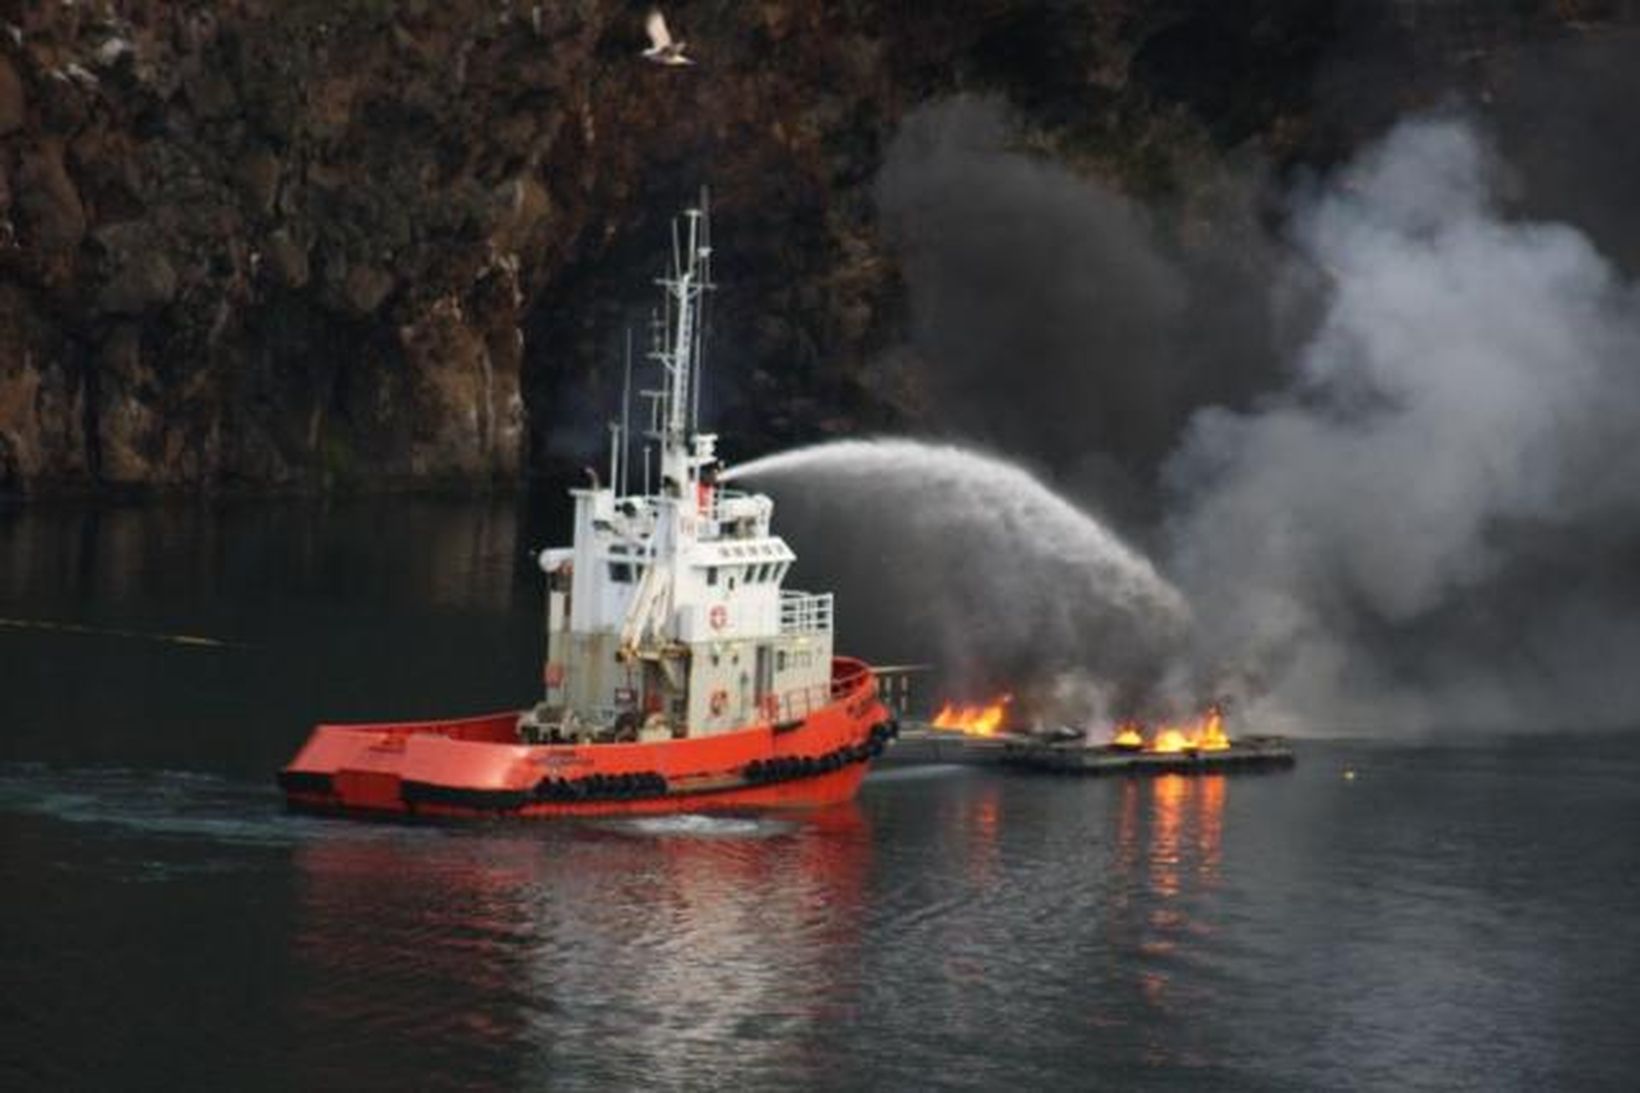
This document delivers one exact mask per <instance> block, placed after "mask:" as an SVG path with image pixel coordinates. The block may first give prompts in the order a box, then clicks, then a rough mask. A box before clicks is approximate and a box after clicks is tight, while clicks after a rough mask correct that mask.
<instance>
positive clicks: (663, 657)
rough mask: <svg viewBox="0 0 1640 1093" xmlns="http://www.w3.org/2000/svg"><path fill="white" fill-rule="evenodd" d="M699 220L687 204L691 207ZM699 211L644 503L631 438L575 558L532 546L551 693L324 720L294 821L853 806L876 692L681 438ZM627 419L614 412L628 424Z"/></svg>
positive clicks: (588, 517) (696, 298)
mask: <svg viewBox="0 0 1640 1093" xmlns="http://www.w3.org/2000/svg"><path fill="white" fill-rule="evenodd" d="M702 204H703V205H704V202H703V203H702ZM711 253H712V251H711V246H710V243H709V229H708V222H707V219H706V215H705V212H704V209H691V210H688V211H686V212H685V213H684V214H683V215H682V217H680V218H679V221H678V222H677V224H676V225H675V226H674V232H673V259H672V266H671V269H670V270H669V271H668V275H667V276H666V277H664V278H662V279H660V281H659V283H660V285H661V286H662V287H663V289H664V292H665V298H666V310H665V313H664V321H663V322H662V323H661V324H659V325H658V327H657V330H658V331H659V333H658V337H657V344H656V345H655V347H654V348H653V349H652V350H651V352H650V354H649V355H650V357H651V359H653V360H654V361H656V362H657V363H658V365H659V366H660V369H659V370H660V377H661V380H662V383H661V386H660V389H659V390H656V391H650V392H644V394H645V395H646V396H647V397H648V398H649V399H650V407H649V408H650V427H649V429H648V431H647V433H646V435H647V437H648V438H649V439H650V440H651V441H652V442H653V443H654V444H655V446H656V448H657V449H658V453H659V460H658V467H657V468H656V469H657V471H658V477H659V490H658V491H657V492H654V493H651V492H649V489H648V484H649V477H650V460H649V458H648V456H647V455H646V456H645V459H644V467H643V477H644V480H645V482H644V492H642V493H636V494H628V493H627V492H626V490H625V489H624V485H625V482H626V480H627V478H628V477H629V468H628V467H627V466H626V465H625V464H626V462H627V461H626V458H625V455H624V453H625V449H626V448H627V447H628V445H627V443H626V439H627V438H626V426H625V424H624V423H623V424H622V425H621V426H619V427H616V429H615V430H614V443H613V444H612V449H613V450H612V452H611V456H610V472H611V473H610V482H609V483H608V484H607V485H600V484H599V483H597V482H596V481H594V482H593V484H592V485H591V487H589V488H586V489H577V490H572V491H571V496H572V497H573V498H574V500H575V529H574V543H573V545H572V546H569V547H565V548H555V549H549V550H545V551H543V552H542V553H541V556H540V564H541V568H542V570H543V571H544V572H545V573H546V575H547V657H546V668H545V673H544V676H545V682H546V695H545V698H544V700H543V701H542V702H540V703H539V704H537V705H536V706H535V707H534V708H532V709H529V710H525V711H516V710H512V711H507V712H503V713H496V714H489V715H485V716H480V717H470V718H462V719H457V720H448V721H417V722H408V723H392V722H388V723H380V724H348V725H319V726H318V727H316V728H315V729H314V730H313V734H312V735H311V736H310V737H309V738H308V741H307V743H306V744H305V745H303V747H302V749H301V751H299V752H298V753H297V755H296V758H294V759H293V760H291V762H290V765H289V766H287V767H286V768H285V769H284V770H282V771H280V773H279V784H280V786H281V787H282V788H283V789H284V791H285V796H286V800H287V801H288V802H289V804H290V805H291V806H293V807H297V808H303V809H312V810H318V811H325V812H338V813H358V814H375V815H383V814H386V815H405V816H428V817H477V816H486V817H487V816H496V815H510V816H523V817H549V816H565V815H570V816H576V815H605V814H611V813H640V814H641V813H649V814H654V813H667V812H693V811H700V810H707V809H760V808H780V807H793V806H797V807H807V806H818V805H826V804H832V803H835V802H838V801H844V800H847V799H848V798H850V797H852V796H853V795H854V792H855V790H856V789H857V788H858V787H859V784H860V780H861V778H863V777H864V776H865V772H866V767H867V765H868V764H869V762H870V761H871V759H872V758H873V757H874V756H876V755H878V754H879V753H880V752H881V751H882V749H883V747H884V746H885V744H886V743H887V740H888V739H889V737H891V736H892V735H893V734H894V732H895V730H896V725H895V724H894V722H893V720H892V719H891V717H890V714H889V711H888V709H887V707H886V706H885V705H884V704H883V702H882V701H881V700H880V698H879V696H878V688H877V678H876V676H875V674H874V673H873V672H872V670H871V668H870V667H868V666H867V665H866V664H865V663H863V662H862V661H859V660H853V659H850V658H847V657H839V656H833V655H832V622H833V601H832V596H831V594H830V593H821V594H814V593H807V592H794V591H789V590H787V589H785V588H783V587H782V581H783V580H784V578H785V576H786V571H787V570H788V569H789V568H790V567H791V564H792V561H793V560H794V559H795V557H796V555H794V554H793V553H792V550H791V548H790V547H788V546H787V545H786V543H785V541H784V540H782V539H781V538H780V537H779V536H777V535H774V534H772V532H771V530H770V520H771V517H772V515H773V511H774V503H773V502H772V501H771V500H770V499H769V498H768V497H766V496H763V495H760V494H745V493H739V492H734V491H730V490H727V489H722V488H719V487H718V486H717V485H716V483H715V468H716V466H717V460H716V456H715V454H714V451H715V447H716V442H717V438H716V437H715V436H713V435H711V434H702V433H698V432H696V431H695V429H694V427H693V422H694V420H695V417H696V414H697V410H698V408H697V405H696V403H697V400H698V391H699V388H698V386H697V384H696V382H695V380H696V363H697V362H696V356H697V354H698V353H699V350H700V346H701V337H700V334H701V302H702V298H703V294H704V293H705V292H706V291H707V290H709V289H710V288H711V287H712V286H711V277H710V262H711ZM624 416H625V409H624V408H623V417H624Z"/></svg>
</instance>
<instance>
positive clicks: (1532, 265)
mask: <svg viewBox="0 0 1640 1093" xmlns="http://www.w3.org/2000/svg"><path fill="white" fill-rule="evenodd" d="M1016 143H1017V142H1016V141H1015V140H1014V138H1013V137H1012V135H1011V133H1010V130H1009V127H1008V125H1007V122H1006V117H1005V115H1004V114H1003V113H1002V111H1001V110H1000V108H999V107H997V106H996V104H994V103H987V102H975V101H973V100H966V99H964V100H957V101H955V102H952V103H947V104H943V105H940V106H936V107H933V108H930V109H927V110H925V111H923V112H922V113H921V114H919V115H917V116H915V117H913V118H912V119H911V120H910V121H909V122H908V123H907V126H906V128H905V130H904V131H903V132H902V134H901V136H900V138H899V139H898V140H896V142H895V143H894V145H893V146H892V147H891V149H890V153H889V157H888V162H887V164H886V166H885V168H884V172H883V175H882V178H881V179H880V182H879V199H880V205H881V209H882V214H883V218H884V222H885V225H886V227H887V230H888V233H889V236H890V238H891V239H892V240H893V241H895V243H896V244H897V246H898V247H899V249H900V252H901V257H902V261H903V265H904V268H905V271H906V277H907V282H908V285H909V288H910V301H911V308H912V324H911V330H910V343H911V346H910V347H911V349H912V351H913V352H914V353H915V354H916V355H917V356H918V357H920V358H921V359H922V360H923V361H924V362H925V367H926V368H927V369H928V370H929V372H930V373H931V383H932V386H933V394H934V396H935V399H936V407H937V409H938V411H939V412H940V413H941V414H942V415H947V416H948V417H949V418H950V419H951V420H952V421H953V422H955V428H954V429H953V431H954V432H958V433H960V434H963V435H967V436H971V437H975V438H978V439H980V440H982V441H983V442H985V443H987V444H988V445H990V446H994V447H997V448H1000V449H1002V450H1003V451H1007V452H1016V453H1019V454H1021V455H1024V456H1026V457H1028V458H1031V459H1032V460H1034V461H1037V462H1039V463H1040V464H1042V465H1045V466H1047V467H1049V468H1051V469H1052V470H1053V471H1054V472H1055V473H1056V474H1057V475H1058V476H1059V481H1060V483H1061V484H1062V485H1064V486H1066V487H1067V488H1069V489H1070V490H1071V491H1072V492H1073V493H1074V494H1075V496H1076V499H1077V500H1078V501H1080V502H1081V503H1084V504H1086V505H1087V506H1088V507H1090V508H1092V509H1095V510H1098V511H1107V512H1108V511H1111V510H1112V509H1115V510H1117V511H1124V512H1127V513H1129V514H1130V515H1131V514H1132V513H1141V514H1146V513H1148V514H1151V515H1152V517H1153V520H1152V522H1151V523H1150V525H1149V526H1148V527H1140V528H1138V529H1137V530H1138V538H1139V539H1140V540H1141V541H1149V542H1152V543H1154V544H1156V547H1157V556H1158V558H1159V559H1161V565H1160V568H1161V569H1162V570H1163V572H1164V573H1165V574H1166V575H1167V576H1168V577H1170V578H1171V579H1172V580H1173V581H1174V582H1175V583H1176V584H1177V585H1178V586H1179V587H1180V588H1181V589H1182V590H1183V592H1184V593H1185V595H1186V597H1187V599H1188V601H1189V603H1190V607H1191V611H1192V614H1193V616H1194V632H1193V636H1192V642H1191V646H1192V648H1191V652H1190V653H1189V654H1187V655H1184V656H1181V657H1179V658H1178V659H1177V660H1176V661H1175V662H1174V663H1173V664H1172V665H1171V669H1170V671H1171V680H1172V686H1171V688H1170V691H1171V696H1172V697H1173V698H1175V699H1181V700H1184V701H1192V700H1196V699H1199V698H1202V697H1205V696H1207V695H1219V694H1229V695H1231V696H1232V697H1235V698H1238V699H1240V700H1241V703H1242V708H1243V713H1242V717H1243V719H1244V723H1256V724H1259V725H1264V726H1275V725H1281V726H1283V727H1286V728H1288V729H1292V730H1295V731H1308V732H1325V731H1333V730H1341V731H1370V732H1381V731H1397V730H1403V729H1412V728H1419V727H1462V726H1475V727H1486V728H1497V727H1538V728H1553V727H1559V726H1566V725H1590V724H1616V723H1633V722H1634V721H1635V720H1637V719H1640V673H1635V672H1634V671H1633V670H1632V664H1633V663H1634V661H1635V658H1636V656H1637V655H1640V582H1637V581H1636V580H1635V574H1636V572H1637V571H1636V566H1635V562H1636V561H1637V560H1640V489H1637V488H1636V487H1635V486H1634V485H1633V483H1634V482H1635V481H1636V480H1637V479H1636V471H1637V470H1640V467H1637V466H1636V463H1637V461H1640V456H1637V454H1636V450H1635V444H1634V438H1635V437H1636V436H1640V301H1637V299H1636V289H1635V287H1634V286H1633V285H1632V284H1630V283H1629V282H1628V281H1627V280H1626V279H1625V277H1624V275H1623V274H1621V273H1620V272H1618V271H1617V270H1616V269H1615V268H1614V267H1613V265H1612V264H1611V263H1610V262H1609V261H1608V260H1607V259H1606V258H1605V257H1604V256H1603V255H1602V253H1601V251H1600V249H1599V248H1598V247H1597V245H1596V243H1595V242H1594V241H1592V240H1591V239H1590V238H1589V237H1587V236H1585V235H1584V234H1582V233H1580V232H1579V231H1578V230H1576V229H1574V228H1572V227H1569V226H1567V225H1564V224H1558V223H1553V222H1546V221H1542V220H1532V219H1527V218H1524V217H1523V216H1521V215H1520V214H1519V213H1518V211H1512V210H1511V209H1510V208H1509V207H1507V206H1506V205H1505V204H1504V201H1503V197H1502V195H1503V194H1504V192H1505V190H1506V189H1507V187H1506V185H1505V183H1506V182H1508V181H1509V180H1511V179H1514V178H1516V176H1515V175H1513V174H1512V173H1511V171H1510V169H1509V167H1508V165H1507V164H1506V163H1504V162H1503V161H1502V160H1501V158H1500V157H1499V156H1498V154H1497V153H1496V152H1495V151H1494V149H1493V147H1492V145H1491V143H1490V141H1489V139H1488V137H1487V136H1486V135H1485V133H1484V130H1483V128H1482V127H1481V126H1480V125H1479V124H1478V123H1476V122H1475V121H1474V120H1472V119H1469V118H1466V117H1464V116H1461V115H1458V114H1442V115H1438V116H1427V117H1422V118H1417V119H1413V120H1408V121H1404V122H1402V123H1400V124H1399V125H1397V126H1396V127H1394V128H1393V130H1392V131H1390V132H1389V134H1388V135H1387V136H1386V137H1385V138H1383V139H1382V140H1380V141H1379V142H1378V143H1377V144H1376V145H1374V146H1373V147H1371V148H1369V149H1367V150H1366V151H1365V152H1363V153H1362V154H1360V155H1359V156H1358V157H1357V158H1356V159H1355V160H1354V161H1353V162H1351V163H1349V164H1348V165H1346V166H1345V167H1343V168H1341V169H1339V170H1338V171H1336V172H1335V173H1334V174H1332V175H1331V176H1330V177H1328V178H1326V179H1324V180H1322V181H1320V182H1312V183H1311V184H1310V185H1308V186H1306V187H1304V188H1302V189H1295V191H1294V192H1293V193H1291V194H1288V195H1287V196H1286V197H1285V198H1283V199H1282V201H1283V206H1284V209H1285V214H1284V216H1283V218H1282V227H1281V228H1280V229H1278V230H1274V231H1269V232H1264V231H1261V230H1260V229H1259V228H1258V218H1257V217H1255V216H1253V215H1252V211H1251V210H1252V208H1253V205H1254V199H1255V198H1256V197H1257V192H1256V186H1252V187H1249V188H1248V189H1246V190H1244V191H1243V192H1241V193H1240V195H1239V196H1236V197H1233V198H1232V199H1231V200H1229V201H1228V202H1227V204H1226V205H1225V206H1224V209H1223V210H1221V211H1222V213H1223V215H1221V216H1220V217H1219V218H1218V219H1217V220H1216V221H1214V222H1213V223H1211V224H1210V225H1209V226H1208V229H1207V230H1205V231H1196V232H1195V233H1194V234H1191V233H1181V232H1180V231H1178V230H1174V228H1170V227H1168V225H1169V224H1170V223H1172V218H1173V217H1174V213H1173V212H1171V211H1169V210H1165V209H1161V210H1158V209H1146V208H1143V207H1141V206H1139V205H1137V204H1135V203H1133V202H1131V201H1128V200H1126V199H1124V198H1121V197H1119V196H1117V195H1115V194H1114V193H1113V192H1111V191H1110V190H1109V189H1108V188H1107V187H1104V186H1101V185H1099V184H1097V183H1094V182H1090V181H1088V180H1086V179H1083V178H1081V177H1080V176H1078V175H1077V174H1076V173H1075V172H1073V171H1071V170H1070V169H1069V168H1068V167H1065V166H1061V165H1058V164H1055V163H1053V162H1052V161H1050V160H1047V159H1044V158H1042V157H1040V156H1034V155H1030V154H1027V153H1025V152H1023V151H1021V150H1019V149H1018V148H1017V147H1015V144H1016ZM1537 207H1540V208H1541V207H1542V203H1541V202H1539V203H1538V206H1537ZM1238 210H1239V211H1238ZM1174 227H1175V228H1176V224H1175V225H1174ZM1100 468H1105V469H1106V470H1108V473H1103V472H1101V470H1100ZM1135 495H1137V496H1138V497H1139V498H1140V502H1139V503H1138V504H1135V503H1134V502H1133V497H1134V496H1135ZM1130 530H1133V527H1132V525H1130ZM1021 534H1022V535H1027V536H1028V535H1029V531H1028V529H1027V530H1024V531H1022V532H1021ZM1147 536H1148V539H1147ZM1065 628H1066V629H1067V632H1096V631H1088V630H1085V629H1082V630H1079V628H1078V626H1077V624H1076V622H1075V620H1068V621H1067V623H1066V627H1065ZM1065 668H1066V666H1065V665H1064V664H1063V663H1057V664H1054V665H1052V666H1051V667H1045V669H1044V678H1045V679H1047V678H1049V677H1051V679H1052V680H1053V681H1055V682H1054V683H1053V684H1052V686H1059V687H1062V686H1063V681H1064V680H1065V679H1066V678H1073V679H1074V673H1073V675H1072V677H1066V676H1065V674H1064V673H1065ZM1127 682H1128V681H1124V680H1120V679H1113V678H1111V677H1110V676H1109V674H1108V672H1106V671H1104V669H1103V668H1101V669H1100V670H1097V671H1092V672H1090V673H1089V678H1088V683H1089V685H1090V686H1092V687H1093V688H1094V689H1095V690H1098V691H1100V692H1101V693H1109V692H1110V685H1112V684H1125V683H1127ZM1072 689H1073V690H1074V688H1072ZM1129 689H1130V690H1131V688H1129ZM1155 697H1156V698H1157V699H1158V700H1165V699H1166V698H1167V697H1168V696H1167V695H1166V694H1162V693H1158V694H1157V695H1156V696H1155Z"/></svg>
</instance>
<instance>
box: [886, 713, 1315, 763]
mask: <svg viewBox="0 0 1640 1093" xmlns="http://www.w3.org/2000/svg"><path fill="white" fill-rule="evenodd" d="M1010 701H1011V699H1009V698H1008V697H1007V696H1004V697H1003V698H1001V699H999V700H997V701H995V702H992V703H990V704H987V705H984V706H970V707H961V706H953V705H950V704H947V705H946V706H944V707H942V708H941V710H940V711H939V713H937V714H936V715H935V716H934V718H933V719H932V720H931V721H928V722H923V723H918V722H904V723H902V725H903V727H902V730H901V732H900V737H899V739H898V740H897V741H896V742H895V744H894V746H893V747H892V748H891V749H890V750H889V752H888V754H887V755H886V756H884V758H883V760H882V762H883V763H885V764H887V765H901V766H907V765H914V764H915V765H921V764H935V763H962V764H970V765H982V766H1006V767H1013V768H1017V769H1026V770H1037V771H1048V772H1050V773H1056V774H1128V775H1143V774H1202V773H1217V772H1221V771H1232V770H1277V769H1282V768H1285V767H1291V766H1292V765H1293V764H1294V763H1295V762H1297V758H1296V756H1295V755H1294V753H1293V748H1292V745H1291V744H1290V743H1288V741H1287V740H1286V738H1285V737H1280V736H1246V737H1241V738H1238V739H1235V740H1232V739H1231V738H1230V737H1229V735H1227V734H1226V732H1225V729H1224V714H1223V711H1222V710H1220V709H1219V707H1217V706H1212V707H1209V708H1208V710H1207V712H1206V713H1204V714H1203V715H1202V716H1201V717H1200V718H1199V719H1197V720H1196V721H1195V722H1193V723H1183V724H1178V725H1159V726H1156V727H1154V728H1152V729H1149V730H1147V728H1146V727H1145V726H1143V725H1141V724H1139V723H1137V722H1125V723H1123V724H1121V725H1118V726H1117V727H1116V731H1115V733H1114V734H1113V736H1112V738H1111V739H1110V740H1109V741H1108V742H1106V743H1095V742H1093V741H1091V740H1090V739H1089V734H1088V733H1086V732H1083V731H1080V730H1076V729H1070V728H1062V729H1048V730H1040V729H1039V730H1033V731H1030V732H1018V731H1008V730H1005V729H1004V728H1003V725H1004V724H1005V723H1006V718H1007V711H1008V705H1009V703H1010Z"/></svg>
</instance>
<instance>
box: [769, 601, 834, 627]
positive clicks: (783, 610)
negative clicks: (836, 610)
mask: <svg viewBox="0 0 1640 1093" xmlns="http://www.w3.org/2000/svg"><path fill="white" fill-rule="evenodd" d="M831 625H832V594H831V593H830V592H822V593H813V592H781V593H780V632H781V633H782V634H829V633H831Z"/></svg>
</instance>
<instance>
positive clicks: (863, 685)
mask: <svg viewBox="0 0 1640 1093" xmlns="http://www.w3.org/2000/svg"><path fill="white" fill-rule="evenodd" d="M876 689H877V677H876V675H874V674H873V673H872V671H871V669H870V668H868V667H866V666H865V665H864V664H862V663H860V662H859V661H855V660H847V659H843V658H838V659H836V660H833V661H832V676H831V679H829V680H827V681H826V682H824V683H815V684H813V685H811V686H808V687H798V688H795V689H793V690H790V691H783V692H782V693H780V694H778V695H770V696H769V698H768V699H766V700H765V701H767V702H769V704H770V709H768V710H767V711H766V712H767V714H768V716H769V720H771V721H776V722H779V721H801V720H802V719H804V718H805V717H808V716H809V715H810V714H812V713H816V712H818V711H820V710H822V709H824V708H825V707H827V706H829V705H831V704H832V703H834V702H837V701H840V700H842V699H845V698H849V697H852V696H855V695H865V694H872V693H875V691H876Z"/></svg>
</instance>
